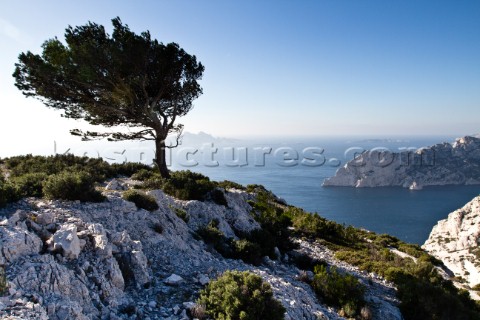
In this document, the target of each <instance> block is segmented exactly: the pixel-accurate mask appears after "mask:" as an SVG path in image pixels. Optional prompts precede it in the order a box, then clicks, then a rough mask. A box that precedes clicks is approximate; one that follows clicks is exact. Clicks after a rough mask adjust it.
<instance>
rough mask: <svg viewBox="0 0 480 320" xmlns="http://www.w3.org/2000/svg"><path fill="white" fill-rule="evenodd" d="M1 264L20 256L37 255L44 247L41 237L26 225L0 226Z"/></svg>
mask: <svg viewBox="0 0 480 320" xmlns="http://www.w3.org/2000/svg"><path fill="white" fill-rule="evenodd" d="M0 237H1V248H0V250H1V251H0V264H1V265H3V264H5V263H6V262H9V263H11V262H14V261H15V260H17V259H18V258H20V257H23V256H27V255H35V254H38V253H39V252H40V250H41V249H42V246H43V243H42V240H40V238H39V237H38V236H37V235H36V234H34V233H31V232H28V230H26V227H25V225H20V226H10V227H0Z"/></svg>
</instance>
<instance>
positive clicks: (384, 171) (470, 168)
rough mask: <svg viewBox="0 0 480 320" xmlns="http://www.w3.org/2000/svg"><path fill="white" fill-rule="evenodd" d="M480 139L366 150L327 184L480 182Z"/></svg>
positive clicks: (416, 186) (419, 186) (417, 187)
mask: <svg viewBox="0 0 480 320" xmlns="http://www.w3.org/2000/svg"><path fill="white" fill-rule="evenodd" d="M479 163H480V138H477V137H471V136H466V137H463V138H458V139H457V140H455V142H454V143H446V142H445V143H440V144H436V145H434V146H431V147H428V148H421V149H418V150H416V151H415V152H409V151H403V152H397V153H396V152H387V151H384V150H371V151H365V152H363V153H362V154H360V155H358V156H357V157H356V158H355V159H352V160H350V161H349V162H347V163H346V164H345V165H344V166H343V167H341V168H339V169H338V170H337V172H336V173H335V176H333V177H331V178H327V179H325V181H324V183H323V186H325V187H328V186H346V187H357V188H361V187H385V186H400V187H404V188H410V189H411V190H420V189H422V188H423V187H425V186H433V185H471V184H480V166H479V165H478V164H479Z"/></svg>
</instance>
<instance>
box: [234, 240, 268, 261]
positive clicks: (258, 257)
mask: <svg viewBox="0 0 480 320" xmlns="http://www.w3.org/2000/svg"><path fill="white" fill-rule="evenodd" d="M232 246H233V250H232V251H233V255H234V257H235V258H237V259H242V260H243V261H244V262H246V263H250V264H253V265H260V263H261V262H262V257H263V256H264V255H263V254H262V247H261V246H260V244H258V243H255V242H252V241H249V240H247V239H240V240H233V241H232Z"/></svg>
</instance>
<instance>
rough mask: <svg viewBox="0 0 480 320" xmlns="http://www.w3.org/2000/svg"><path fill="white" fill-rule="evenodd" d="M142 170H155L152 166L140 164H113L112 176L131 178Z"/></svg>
mask: <svg viewBox="0 0 480 320" xmlns="http://www.w3.org/2000/svg"><path fill="white" fill-rule="evenodd" d="M140 170H150V171H151V170H153V169H152V168H151V167H150V166H148V165H146V164H143V163H139V162H124V163H113V164H111V169H110V176H109V177H112V178H113V177H115V176H119V175H122V176H126V177H130V176H132V175H133V174H135V173H137V172H138V171H140Z"/></svg>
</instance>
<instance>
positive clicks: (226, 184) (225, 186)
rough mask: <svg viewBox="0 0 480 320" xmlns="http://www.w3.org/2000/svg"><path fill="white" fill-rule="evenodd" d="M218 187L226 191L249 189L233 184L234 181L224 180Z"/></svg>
mask: <svg viewBox="0 0 480 320" xmlns="http://www.w3.org/2000/svg"><path fill="white" fill-rule="evenodd" d="M218 186H219V187H220V188H223V189H225V190H227V189H237V190H246V189H247V188H245V187H244V186H242V185H241V184H239V183H236V182H233V181H229V180H223V181H221V182H219V183H218Z"/></svg>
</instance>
